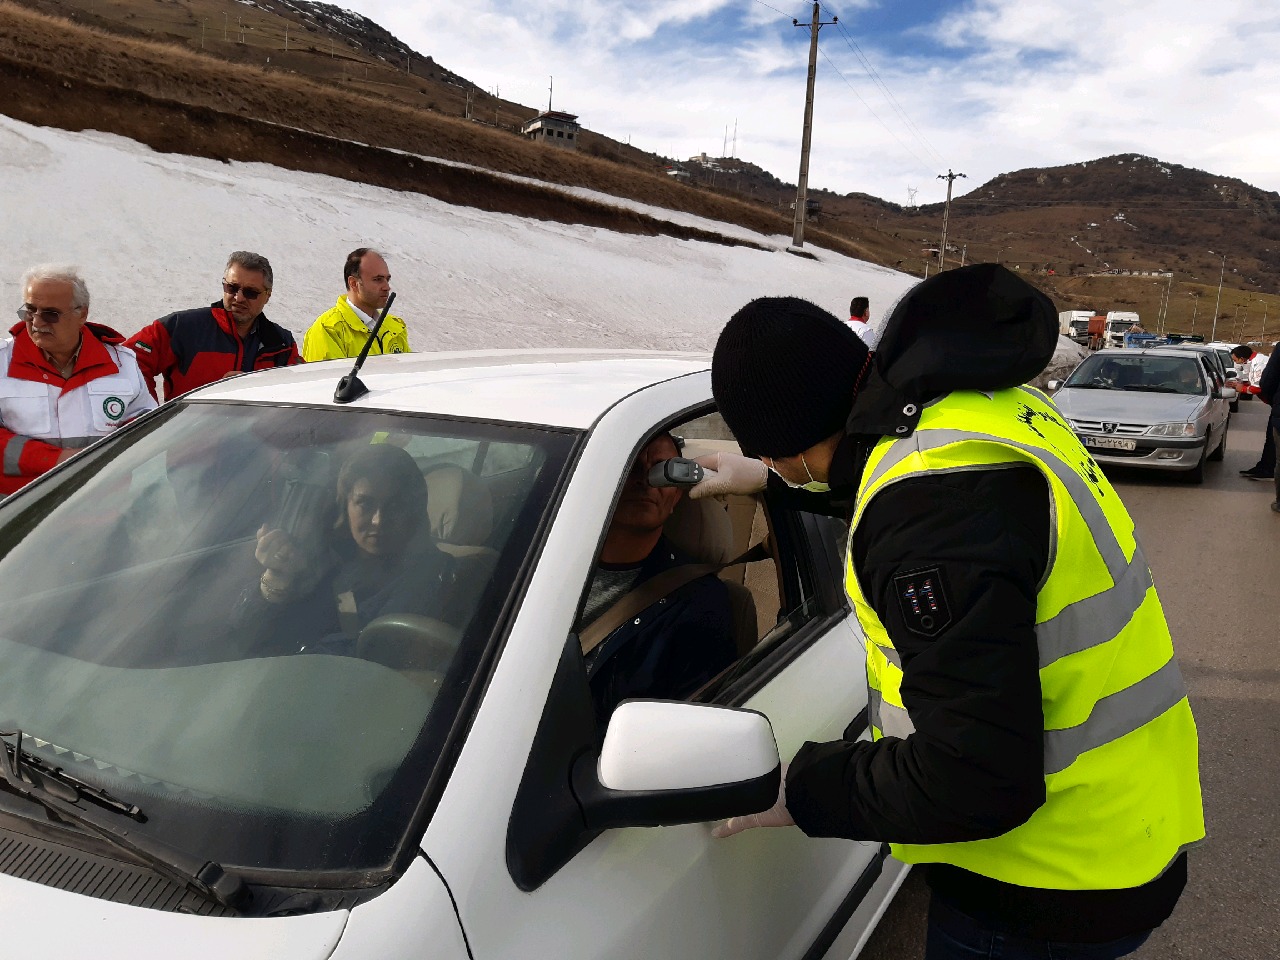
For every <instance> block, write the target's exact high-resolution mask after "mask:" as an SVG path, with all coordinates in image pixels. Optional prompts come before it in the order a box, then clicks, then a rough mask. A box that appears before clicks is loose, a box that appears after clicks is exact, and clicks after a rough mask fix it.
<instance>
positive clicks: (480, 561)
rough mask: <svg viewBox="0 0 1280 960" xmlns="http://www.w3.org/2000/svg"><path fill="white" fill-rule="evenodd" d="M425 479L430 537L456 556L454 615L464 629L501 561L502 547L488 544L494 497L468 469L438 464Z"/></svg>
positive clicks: (458, 624)
mask: <svg viewBox="0 0 1280 960" xmlns="http://www.w3.org/2000/svg"><path fill="white" fill-rule="evenodd" d="M426 480H427V517H428V519H429V521H430V527H431V536H432V538H433V539H434V540H435V543H436V546H438V547H439V548H440V549H441V550H443V551H444V552H445V553H447V554H449V555H450V556H452V557H454V559H455V570H456V577H457V591H456V594H455V601H454V603H453V604H451V606H452V608H453V610H454V611H456V614H455V616H454V617H453V618H452V619H453V620H455V621H461V622H458V623H457V626H460V627H465V626H466V622H467V621H468V620H470V618H471V614H472V613H473V612H474V611H475V609H476V606H477V605H478V603H479V602H480V595H481V594H482V593H483V592H484V589H485V587H487V586H488V585H489V581H490V580H491V579H492V578H493V573H494V570H495V569H496V568H497V565H498V551H497V550H494V549H493V548H492V547H490V546H487V545H486V543H487V541H488V539H489V535H490V534H491V533H492V532H493V498H492V497H491V496H490V494H489V489H488V488H487V487H486V486H485V484H484V481H483V480H481V479H480V478H479V477H478V476H476V475H475V474H474V473H472V472H471V471H470V470H468V469H466V468H465V467H459V466H455V465H453V464H449V465H446V466H442V467H437V468H435V469H434V470H431V471H430V472H428V473H427V475H426Z"/></svg>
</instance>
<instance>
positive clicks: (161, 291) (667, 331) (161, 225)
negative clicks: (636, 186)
mask: <svg viewBox="0 0 1280 960" xmlns="http://www.w3.org/2000/svg"><path fill="white" fill-rule="evenodd" d="M630 205H631V204H629V206H630ZM0 209H3V210H4V211H5V216H4V222H5V229H4V230H3V231H0V264H3V267H2V268H0V296H3V297H7V302H9V303H11V304H12V305H13V306H14V307H16V306H17V305H18V304H19V303H20V302H21V298H22V291H21V290H20V289H18V287H19V282H20V279H21V275H22V272H23V271H24V270H25V269H26V268H27V267H28V266H30V265H32V264H35V263H40V262H44V261H51V260H52V261H61V262H68V261H69V262H72V263H76V264H78V265H79V266H80V268H81V270H82V272H83V275H84V276H85V279H86V280H87V282H88V284H89V290H90V294H91V296H92V306H91V310H90V313H91V316H92V318H93V319H94V320H97V321H99V322H101V323H106V324H109V325H111V326H114V327H115V328H116V329H118V330H120V331H121V332H122V333H125V334H128V333H132V332H134V331H135V330H137V329H138V328H139V327H141V326H142V325H143V324H145V323H147V322H149V321H151V320H153V319H155V318H156V317H159V316H162V315H164V314H166V313H169V312H170V311H173V310H177V309H184V308H188V307H194V306H200V305H202V304H207V303H210V302H212V301H213V300H215V299H218V298H220V296H221V288H220V286H219V282H220V280H221V276H222V269H223V265H224V264H225V262H226V255H227V254H228V253H229V252H230V251H232V250H236V249H248V250H254V251H257V252H258V253H262V254H265V255H266V256H267V257H268V258H269V259H270V260H271V263H272V266H273V268H274V271H275V291H274V294H273V297H272V300H271V304H270V306H268V308H267V315H268V316H270V317H271V318H272V319H274V320H277V321H279V322H281V323H283V324H284V325H285V326H287V327H289V328H290V329H292V330H293V331H295V333H298V334H301V333H302V331H303V330H305V329H306V327H307V325H308V324H309V323H310V322H311V321H312V320H313V319H314V318H315V317H316V316H317V315H318V314H319V313H320V312H321V311H323V310H325V309H327V308H328V307H330V306H332V305H333V302H334V300H335V299H336V298H337V296H338V295H339V294H340V293H342V292H343V287H342V263H343V260H344V259H345V256H346V254H347V252H348V251H349V250H351V249H352V248H354V247H357V246H365V245H368V246H375V247H377V248H378V249H380V250H381V251H383V253H384V254H385V255H386V258H387V262H388V263H389V265H390V267H391V272H392V284H393V287H394V288H395V290H396V291H397V297H396V305H395V310H396V313H397V314H400V315H402V316H404V317H405V318H406V320H407V321H408V324H409V331H410V337H411V341H412V343H413V345H414V347H415V349H418V350H432V349H463V348H501V347H551V346H592V347H635V348H649V349H677V350H700V349H709V348H710V347H711V346H712V345H713V344H714V342H715V337H716V335H717V333H718V332H719V330H720V328H721V327H722V326H723V324H724V322H725V321H726V320H727V319H728V318H729V316H730V315H731V314H732V313H733V312H734V311H735V310H737V309H738V308H739V307H741V306H742V305H743V304H744V303H746V302H747V301H748V300H750V299H752V298H753V297H758V296H765V295H778V294H788V295H795V296H802V297H806V298H808V299H810V300H813V301H815V302H816V303H818V304H820V305H822V306H823V307H825V308H827V309H828V310H830V311H831V312H832V313H834V314H836V315H837V316H839V317H844V316H847V313H846V310H847V309H848V304H849V299H850V298H851V297H853V296H857V295H865V296H869V297H870V298H871V303H872V317H873V320H878V319H880V318H882V317H883V316H884V314H885V313H886V312H887V311H888V309H889V308H890V306H891V305H892V304H893V302H894V301H896V300H897V299H898V297H899V296H901V294H902V293H903V292H904V291H906V290H907V289H908V288H909V287H910V286H912V285H913V284H914V283H915V282H916V278H913V277H910V276H908V275H906V274H902V273H898V272H896V271H892V270H888V269H885V268H883V267H879V266H875V265H872V264H868V263H864V262H862V261H859V260H853V259H850V258H848V257H843V256H840V255H838V254H835V253H831V252H829V251H825V250H819V249H817V248H812V247H810V248H809V249H810V250H811V251H812V252H814V253H816V254H817V255H818V257H820V262H815V261H812V260H808V259H805V258H801V257H794V256H790V255H788V254H786V253H785V252H783V248H784V247H785V246H786V244H787V242H788V238H786V237H763V236H759V235H752V236H753V239H754V240H755V241H756V242H758V243H762V244H766V245H768V246H770V247H772V248H773V250H772V252H766V251H761V250H753V249H748V248H744V247H727V246H720V245H717V244H711V243H703V242H699V241H686V240H676V239H674V238H670V237H640V236H633V235H627V234H619V233H614V232H611V231H608V230H602V229H597V228H593V227H579V226H568V225H565V224H558V223H547V222H543V221H538V220H528V219H523V218H520V217H515V216H510V215H505V214H493V213H486V212H484V211H480V210H474V209H471V208H467V207H456V206H451V205H449V204H446V203H442V202H440V201H438V200H434V199H431V198H429V197H424V196H420V195H417V194H406V193H398V192H395V191H391V190H385V189H381V188H377V187H370V186H365V185H362V184H357V183H352V182H350V181H346V180H338V179H333V178H330V177H325V176H319V175H316V174H306V173H295V172H292V171H286V170H281V169H278V168H275V167H271V166H267V165H264V164H244V163H230V164H227V163H219V162H217V161H213V160H203V159H197V158H192V157H185V156H180V155H174V154H159V153H155V152H153V151H152V150H150V149H149V148H147V147H145V146H142V145H140V144H138V143H136V142H134V141H131V140H126V139H123V138H120V137H116V136H111V135H106V134H99V133H79V134H76V133H68V132H65V131H61V130H55V129H51V128H45V127H34V126H31V125H29V124H25V123H21V122H19V121H16V120H12V119H10V118H8V117H0ZM647 212H649V213H651V214H653V215H654V216H657V217H661V218H665V219H671V220H677V219H678V220H679V222H682V223H689V222H696V225H698V226H702V227H703V228H704V229H710V230H716V231H718V232H722V233H725V234H726V235H732V236H743V235H744V234H749V231H744V230H743V229H742V228H740V227H728V226H725V225H719V224H715V223H713V222H710V221H706V220H698V219H697V218H690V217H688V216H687V215H676V214H671V213H668V212H666V211H661V210H653V209H650V210H648V211H647Z"/></svg>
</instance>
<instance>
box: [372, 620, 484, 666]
mask: <svg viewBox="0 0 1280 960" xmlns="http://www.w3.org/2000/svg"><path fill="white" fill-rule="evenodd" d="M461 639H462V631H461V630H459V629H458V628H457V627H451V626H450V625H449V624H447V623H445V622H444V621H442V620H436V619H434V618H432V617H424V616H421V615H419V614H416V613H389V614H386V615H385V616H381V617H378V618H377V619H376V620H372V621H370V623H369V624H368V626H366V627H365V628H364V629H363V630H361V631H360V636H359V637H358V638H356V656H357V657H359V658H360V659H361V660H371V661H372V662H374V663H380V664H382V665H383V666H384V667H390V668H391V669H392V670H401V671H421V670H430V671H433V672H437V673H444V672H445V671H446V670H447V669H448V667H449V663H450V661H452V660H453V655H454V654H455V653H457V651H458V644H459V642H460V641H461Z"/></svg>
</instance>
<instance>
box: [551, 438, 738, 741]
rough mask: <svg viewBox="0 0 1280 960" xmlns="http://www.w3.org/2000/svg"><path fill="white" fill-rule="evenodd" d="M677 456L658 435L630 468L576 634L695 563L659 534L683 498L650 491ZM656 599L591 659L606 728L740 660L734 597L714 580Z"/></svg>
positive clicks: (683, 693) (665, 490)
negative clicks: (640, 703) (656, 470)
mask: <svg viewBox="0 0 1280 960" xmlns="http://www.w3.org/2000/svg"><path fill="white" fill-rule="evenodd" d="M676 456H679V448H678V447H677V446H676V442H675V440H674V439H673V438H672V436H671V435H670V434H669V433H661V434H658V435H657V436H656V437H654V438H653V439H652V440H650V441H649V442H648V443H647V444H646V445H645V447H644V449H642V450H641V451H640V455H639V456H638V457H636V460H635V462H634V463H633V464H632V465H631V471H630V473H629V474H628V475H627V480H626V484H625V486H624V487H623V491H622V498H621V499H620V500H619V501H618V507H617V509H616V510H615V511H614V515H613V520H612V521H611V522H610V524H609V530H608V532H607V533H606V534H605V541H604V548H603V549H602V550H601V552H600V562H599V564H598V565H597V566H596V569H595V572H594V573H593V575H592V577H591V584H590V588H589V589H588V592H587V600H586V603H585V604H584V606H583V610H582V616H581V619H580V620H579V621H578V623H577V624H576V626H575V630H576V631H578V632H579V633H581V631H583V630H585V629H586V628H588V627H590V625H591V624H592V623H594V622H595V621H596V620H597V619H598V618H599V617H600V616H602V615H604V614H605V613H606V612H607V611H608V610H609V609H610V608H612V607H613V606H614V605H615V604H617V603H618V602H619V601H621V600H622V599H623V598H624V597H626V596H627V595H628V594H630V593H631V592H632V591H634V590H636V589H637V588H638V587H640V586H641V584H644V583H646V582H647V581H649V580H652V579H653V578H654V577H656V576H657V575H658V574H660V573H662V572H663V571H666V570H670V569H672V568H673V567H678V566H681V565H684V564H688V563H691V562H692V561H691V560H689V559H688V558H686V557H684V556H682V555H680V554H679V552H678V551H676V550H675V549H674V548H673V547H672V545H671V544H670V543H669V542H668V541H667V540H666V539H665V538H664V537H663V535H662V528H663V524H665V523H666V522H667V519H668V518H669V517H670V516H671V513H672V511H673V510H674V509H675V506H676V504H677V502H679V500H680V498H681V497H682V496H684V492H683V491H682V490H681V489H680V488H679V487H651V486H649V484H648V475H649V469H650V467H652V466H653V465H654V464H656V463H659V462H661V461H663V460H669V459H670V458H672V457H676ZM652 600H653V602H652V603H650V604H649V605H648V606H647V607H645V608H644V609H643V610H641V611H639V612H638V613H637V614H636V615H635V616H631V617H628V619H627V620H626V622H625V623H623V624H622V625H621V626H619V627H617V628H616V629H614V630H613V631H612V632H611V633H609V635H608V636H606V637H605V638H604V639H603V640H602V641H601V642H600V643H599V644H598V645H597V646H595V647H594V648H593V649H591V650H589V651H588V652H587V654H586V665H587V674H588V676H589V677H590V680H591V694H592V699H593V700H594V701H595V705H596V715H597V716H598V717H599V718H600V720H601V721H602V722H603V721H604V720H606V719H608V717H609V715H610V714H611V713H612V712H613V709H614V708H615V707H616V706H617V705H618V704H619V703H621V702H622V701H623V700H626V699H630V698H636V697H645V698H652V699H660V700H680V699H683V698H684V697H687V696H688V695H689V694H691V693H693V692H694V691H695V690H697V689H698V688H699V687H700V686H702V685H703V684H704V683H706V682H707V681H708V680H710V679H711V678H712V677H714V676H715V675H716V674H718V673H719V672H720V671H721V670H723V669H724V668H725V667H727V666H728V665H729V664H730V663H732V662H733V661H734V660H735V659H736V658H737V650H736V647H735V644H734V638H733V614H732V611H731V607H730V603H729V593H728V590H727V588H726V587H725V585H724V584H723V583H722V582H721V581H720V579H719V578H718V577H716V576H715V575H714V574H707V575H706V576H702V577H698V578H697V579H695V580H693V581H692V582H689V583H686V584H684V585H683V586H679V587H677V588H676V589H675V590H673V591H672V592H670V593H668V594H667V595H666V596H663V597H654V598H652Z"/></svg>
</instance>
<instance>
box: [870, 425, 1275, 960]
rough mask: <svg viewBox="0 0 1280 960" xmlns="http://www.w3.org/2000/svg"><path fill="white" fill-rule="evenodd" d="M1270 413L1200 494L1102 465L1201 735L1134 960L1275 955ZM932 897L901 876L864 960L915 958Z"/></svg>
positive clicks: (1231, 445)
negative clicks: (1176, 850) (1197, 836)
mask: <svg viewBox="0 0 1280 960" xmlns="http://www.w3.org/2000/svg"><path fill="white" fill-rule="evenodd" d="M1267 410H1268V408H1267V407H1266V406H1265V405H1264V404H1262V403H1259V402H1257V401H1253V402H1245V403H1241V404H1240V411H1239V412H1238V413H1235V414H1232V417H1231V429H1230V433H1229V434H1228V439H1227V454H1226V459H1225V461H1224V462H1223V463H1211V464H1209V465H1208V475H1207V477H1206V478H1205V482H1204V484H1203V486H1192V485H1190V484H1185V483H1182V482H1180V481H1179V480H1177V479H1176V478H1175V477H1172V476H1170V477H1164V476H1158V475H1154V474H1153V473H1151V472H1140V471H1135V470H1127V471H1119V470H1116V471H1108V475H1109V476H1110V478H1111V480H1112V482H1113V483H1114V484H1115V486H1116V488H1117V490H1118V491H1119V493H1120V496H1121V497H1122V498H1123V499H1124V502H1125V504H1126V506H1128V508H1129V512H1130V513H1131V514H1132V515H1133V518H1134V521H1135V523H1136V524H1137V527H1138V535H1139V537H1140V538H1141V541H1142V545H1143V549H1144V550H1145V551H1146V554H1147V558H1148V560H1150V562H1151V569H1152V573H1153V575H1154V577H1155V583H1156V588H1157V589H1158V590H1159V592H1160V599H1161V601H1162V602H1163V604H1164V609H1165V613H1166V615H1167V616H1168V618H1169V626H1170V629H1171V630H1172V632H1173V640H1174V644H1175V646H1176V649H1177V651H1178V659H1179V662H1180V664H1181V666H1182V672H1183V674H1184V676H1185V677H1186V680H1187V686H1188V689H1189V690H1190V695H1191V706H1192V709H1193V710H1194V711H1195V715H1196V720H1197V724H1198V726H1199V731H1200V778H1201V784H1202V787H1203V790H1204V801H1205V818H1206V824H1207V830H1208V838H1207V839H1206V841H1205V842H1204V843H1203V844H1201V845H1200V846H1199V847H1197V848H1196V849H1195V850H1193V851H1192V852H1191V859H1190V880H1189V882H1188V884H1187V889H1186V892H1185V893H1184V894H1183V896H1182V900H1181V901H1180V902H1179V904H1178V907H1177V910H1176V911H1175V912H1174V914H1173V916H1172V917H1171V918H1170V919H1169V920H1168V922H1166V923H1165V924H1164V925H1163V926H1162V927H1161V928H1160V929H1158V930H1157V931H1156V932H1155V933H1154V934H1153V935H1152V937H1151V939H1150V940H1148V941H1147V943H1146V944H1145V945H1144V946H1143V948H1142V949H1141V950H1139V951H1138V952H1137V953H1136V954H1134V955H1133V956H1134V957H1137V958H1140V960H1184V958H1187V960H1191V958H1194V960H1275V958H1276V957H1278V956H1280V514H1275V513H1272V512H1271V510H1270V507H1269V505H1270V503H1271V501H1272V498H1273V496H1274V493H1275V489H1274V487H1273V486H1272V485H1271V484H1269V483H1259V482H1253V481H1249V480H1245V479H1243V478H1241V477H1240V475H1239V473H1238V471H1240V470H1243V469H1245V468H1246V467H1250V466H1253V464H1254V463H1256V462H1257V459H1258V453H1259V451H1260V450H1261V449H1262V439H1263V430H1264V428H1265V425H1266V416H1267ZM928 899H929V895H928V890H927V888H926V887H925V885H924V884H923V883H922V882H921V879H920V875H919V873H916V874H913V875H912V876H910V877H909V878H908V879H907V882H906V884H904V886H903V888H902V890H901V891H900V892H899V894H898V897H897V898H896V899H895V901H894V903H893V905H892V906H891V907H890V908H889V911H888V913H887V914H886V915H885V917H884V919H883V920H882V921H881V923H880V926H879V928H878V929H877V930H876V932H875V934H874V935H873V937H872V939H871V942H870V943H869V944H868V945H867V948H866V950H865V951H864V952H863V954H862V960H918V958H920V957H922V956H923V955H924V922H925V912H926V907H927V904H928Z"/></svg>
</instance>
